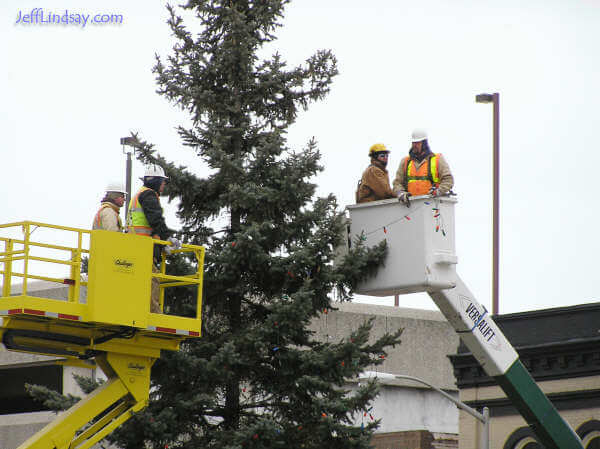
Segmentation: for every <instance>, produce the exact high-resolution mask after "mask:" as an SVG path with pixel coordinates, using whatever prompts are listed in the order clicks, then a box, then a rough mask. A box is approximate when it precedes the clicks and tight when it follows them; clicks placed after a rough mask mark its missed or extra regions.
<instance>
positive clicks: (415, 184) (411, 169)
mask: <svg viewBox="0 0 600 449" xmlns="http://www.w3.org/2000/svg"><path fill="white" fill-rule="evenodd" d="M438 156H439V154H434V155H433V156H431V157H429V158H428V160H427V163H426V164H421V166H420V167H419V169H418V170H417V169H416V168H415V162H414V161H413V160H412V159H410V158H407V159H406V161H407V162H406V163H405V172H406V186H405V188H406V191H407V192H408V193H410V194H411V195H413V196H417V195H427V194H428V193H429V189H431V187H433V186H436V187H437V186H439V185H440V178H439V175H438V167H437V161H438Z"/></svg>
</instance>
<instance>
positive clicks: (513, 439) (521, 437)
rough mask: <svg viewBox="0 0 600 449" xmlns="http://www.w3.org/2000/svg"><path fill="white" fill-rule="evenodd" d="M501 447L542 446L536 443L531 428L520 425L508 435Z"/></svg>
mask: <svg viewBox="0 0 600 449" xmlns="http://www.w3.org/2000/svg"><path fill="white" fill-rule="evenodd" d="M503 449H543V446H542V445H541V444H540V443H538V441H537V439H536V438H535V434H534V433H533V430H531V429H530V428H529V427H521V428H519V429H517V430H515V431H514V432H513V433H512V434H511V435H510V436H509V437H508V439H507V440H506V443H504V448H503Z"/></svg>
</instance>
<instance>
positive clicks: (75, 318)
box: [58, 313, 79, 321]
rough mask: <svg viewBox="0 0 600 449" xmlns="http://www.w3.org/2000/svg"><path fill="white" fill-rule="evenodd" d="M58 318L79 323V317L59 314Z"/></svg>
mask: <svg viewBox="0 0 600 449" xmlns="http://www.w3.org/2000/svg"><path fill="white" fill-rule="evenodd" d="M58 317H59V318H62V319H65V320H75V321H79V317H78V316H77V315H67V314H66V313H59V314H58Z"/></svg>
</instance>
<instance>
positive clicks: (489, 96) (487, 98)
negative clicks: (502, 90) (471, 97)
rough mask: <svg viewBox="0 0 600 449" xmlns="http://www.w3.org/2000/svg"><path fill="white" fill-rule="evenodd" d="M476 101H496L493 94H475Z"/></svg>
mask: <svg viewBox="0 0 600 449" xmlns="http://www.w3.org/2000/svg"><path fill="white" fill-rule="evenodd" d="M475 101H476V102H477V103H492V102H493V101H494V95H493V94H479V95H475Z"/></svg>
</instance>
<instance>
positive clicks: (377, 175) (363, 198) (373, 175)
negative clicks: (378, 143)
mask: <svg viewBox="0 0 600 449" xmlns="http://www.w3.org/2000/svg"><path fill="white" fill-rule="evenodd" d="M395 197H396V195H394V192H392V188H391V187H390V178H389V176H388V172H387V170H386V169H385V168H383V167H382V166H381V164H380V163H379V162H378V161H377V160H372V161H371V165H369V166H368V167H367V169H366V170H365V171H364V172H363V175H362V178H361V180H360V183H359V184H358V189H357V190H356V202H357V203H368V202H369V201H377V200H385V199H387V198H395Z"/></svg>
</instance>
